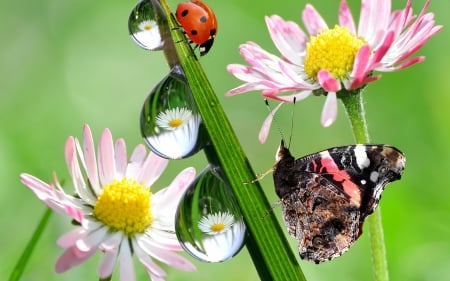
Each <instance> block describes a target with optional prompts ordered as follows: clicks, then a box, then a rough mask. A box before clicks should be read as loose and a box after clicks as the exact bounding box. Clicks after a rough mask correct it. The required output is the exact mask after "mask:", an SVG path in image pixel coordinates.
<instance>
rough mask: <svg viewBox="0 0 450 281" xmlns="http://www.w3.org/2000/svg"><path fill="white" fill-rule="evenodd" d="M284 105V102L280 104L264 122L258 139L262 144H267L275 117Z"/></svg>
mask: <svg viewBox="0 0 450 281" xmlns="http://www.w3.org/2000/svg"><path fill="white" fill-rule="evenodd" d="M282 105H283V102H281V103H279V104H278V105H277V106H276V107H275V108H274V109H273V110H272V111H271V112H270V113H269V115H268V116H267V117H266V119H265V120H264V122H263V125H262V126H261V130H260V131H259V135H258V139H259V142H260V143H265V142H266V140H267V136H268V135H269V132H270V126H271V125H272V120H273V117H274V116H275V113H276V112H277V111H278V109H280V107H281V106H282Z"/></svg>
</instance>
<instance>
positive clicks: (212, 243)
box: [175, 166, 246, 262]
mask: <svg viewBox="0 0 450 281" xmlns="http://www.w3.org/2000/svg"><path fill="white" fill-rule="evenodd" d="M217 169H218V168H212V166H208V167H207V168H206V169H205V170H204V171H203V172H202V173H201V174H200V175H198V176H197V178H196V179H195V180H194V181H193V182H192V184H191V186H189V187H188V189H187V190H186V192H185V194H184V195H183V197H182V199H181V201H180V204H179V205H178V209H177V213H176V218H175V231H176V234H177V237H178V240H179V241H180V244H181V245H182V247H183V248H184V250H185V251H186V252H188V253H189V254H190V255H191V256H193V257H195V258H197V259H199V260H201V261H205V262H223V261H225V260H228V259H230V258H232V257H233V256H235V255H236V254H237V253H238V252H239V251H240V249H241V248H242V246H243V245H244V238H245V233H246V227H245V224H244V220H243V218H242V214H241V211H240V208H239V205H238V204H237V201H236V199H235V197H234V194H233V193H232V190H231V189H230V187H229V186H227V184H226V183H225V182H224V181H223V180H222V179H221V178H220V176H219V175H218V173H217Z"/></svg>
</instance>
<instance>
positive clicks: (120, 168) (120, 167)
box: [114, 139, 128, 179]
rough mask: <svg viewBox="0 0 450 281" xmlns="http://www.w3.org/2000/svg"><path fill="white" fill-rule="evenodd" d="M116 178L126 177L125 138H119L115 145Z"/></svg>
mask: <svg viewBox="0 0 450 281" xmlns="http://www.w3.org/2000/svg"><path fill="white" fill-rule="evenodd" d="M114 156H115V159H114V160H115V162H116V179H121V178H123V177H125V174H126V172H127V165H128V159H127V148H126V144H125V141H124V140H123V139H118V140H117V141H116V146H115V155H114Z"/></svg>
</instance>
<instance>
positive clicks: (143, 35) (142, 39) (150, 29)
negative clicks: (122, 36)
mask: <svg viewBox="0 0 450 281" xmlns="http://www.w3.org/2000/svg"><path fill="white" fill-rule="evenodd" d="M131 36H132V38H133V39H134V41H135V42H136V43H137V44H138V45H139V46H141V47H142V48H144V49H147V50H151V51H152V50H160V49H161V48H162V47H163V45H164V42H163V40H162V38H161V33H160V31H159V27H158V25H157V23H156V21H154V20H145V21H142V22H141V23H139V24H138V30H136V31H134V30H133V33H132V34H131Z"/></svg>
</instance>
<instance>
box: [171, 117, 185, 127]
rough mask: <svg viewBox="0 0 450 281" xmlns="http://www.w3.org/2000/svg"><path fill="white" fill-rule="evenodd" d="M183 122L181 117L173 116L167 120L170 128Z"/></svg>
mask: <svg viewBox="0 0 450 281" xmlns="http://www.w3.org/2000/svg"><path fill="white" fill-rule="evenodd" d="M182 124H183V119H181V118H175V119H172V120H170V121H169V127H170V128H177V127H179V126H181V125H182Z"/></svg>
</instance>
